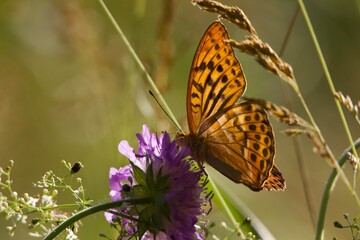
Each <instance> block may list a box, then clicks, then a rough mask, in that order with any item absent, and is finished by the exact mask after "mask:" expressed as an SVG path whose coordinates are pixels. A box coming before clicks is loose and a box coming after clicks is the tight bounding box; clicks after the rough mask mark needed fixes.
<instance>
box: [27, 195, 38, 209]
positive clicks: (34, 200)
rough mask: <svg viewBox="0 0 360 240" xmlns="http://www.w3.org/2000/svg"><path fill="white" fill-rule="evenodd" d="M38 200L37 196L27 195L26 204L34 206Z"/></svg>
mask: <svg viewBox="0 0 360 240" xmlns="http://www.w3.org/2000/svg"><path fill="white" fill-rule="evenodd" d="M38 201H39V199H38V198H33V197H29V200H28V201H27V202H26V203H27V204H29V205H30V206H32V207H35V206H36V203H37V202H38Z"/></svg>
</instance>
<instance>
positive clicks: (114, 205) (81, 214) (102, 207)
mask: <svg viewBox="0 0 360 240" xmlns="http://www.w3.org/2000/svg"><path fill="white" fill-rule="evenodd" d="M149 201H150V198H140V199H127V200H119V201H113V202H107V203H102V204H99V205H96V206H93V207H90V208H87V209H84V210H82V211H80V212H77V213H76V214H74V215H73V216H71V217H69V218H68V219H66V220H65V221H64V222H62V223H60V225H59V226H57V227H56V228H55V229H54V230H53V231H52V232H50V233H49V234H48V235H47V236H46V237H45V238H44V240H51V239H54V238H55V237H56V236H58V235H59V234H60V233H61V232H62V231H64V230H65V229H66V228H68V227H70V226H71V225H73V224H74V223H75V222H77V221H79V220H80V219H82V218H85V217H87V216H89V215H91V214H94V213H97V212H101V211H106V210H108V209H111V208H119V207H121V205H122V204H123V203H126V202H127V203H131V204H132V205H137V204H144V203H147V202H149Z"/></svg>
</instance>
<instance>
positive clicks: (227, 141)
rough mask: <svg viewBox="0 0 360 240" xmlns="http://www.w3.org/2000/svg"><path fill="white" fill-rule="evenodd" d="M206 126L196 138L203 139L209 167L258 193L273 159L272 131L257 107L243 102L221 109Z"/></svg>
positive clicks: (266, 118) (266, 117) (265, 117)
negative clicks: (230, 169)
mask: <svg viewBox="0 0 360 240" xmlns="http://www.w3.org/2000/svg"><path fill="white" fill-rule="evenodd" d="M208 121H209V122H211V123H212V124H211V125H208V124H207V123H206V122H205V123H204V125H207V127H206V128H204V129H202V131H200V135H199V137H200V138H201V139H202V138H205V139H206V142H205V145H206V146H205V148H206V152H207V154H208V156H207V159H206V161H207V162H208V163H209V164H210V165H219V163H216V162H214V161H216V160H215V159H218V161H221V164H222V165H223V166H225V165H228V166H229V167H230V168H232V169H234V170H233V171H229V170H227V168H228V167H224V168H221V167H220V166H217V167H216V169H217V170H218V171H220V172H221V173H223V174H224V175H226V176H227V177H229V178H230V179H231V180H233V181H234V182H239V183H243V184H245V185H247V186H248V187H250V188H252V189H253V190H254V189H258V190H260V189H261V188H262V185H263V183H264V182H265V180H266V179H267V178H268V177H269V172H270V170H271V168H272V166H273V159H274V155H275V147H274V145H275V142H274V137H273V131H272V128H271V125H270V123H269V120H268V116H267V114H266V112H265V111H264V110H263V109H262V108H261V107H260V106H258V105H255V104H251V103H248V102H243V103H239V104H235V105H233V106H232V107H229V108H227V109H224V111H222V112H220V113H218V114H217V115H215V116H213V117H212V118H211V119H209V120H208Z"/></svg>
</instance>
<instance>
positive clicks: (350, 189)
mask: <svg viewBox="0 0 360 240" xmlns="http://www.w3.org/2000/svg"><path fill="white" fill-rule="evenodd" d="M298 3H299V6H300V9H301V11H302V13H303V16H304V19H305V22H306V24H307V27H308V29H309V32H310V35H311V38H312V40H313V42H314V45H315V48H316V51H317V53H318V56H319V59H320V63H321V65H322V67H323V70H324V73H325V77H326V79H327V81H328V84H329V87H330V90H331V93H332V94H334V93H335V92H336V91H335V87H334V84H333V81H332V79H331V75H330V72H329V69H328V68H327V65H326V62H325V59H324V56H323V54H322V51H321V48H320V44H319V42H318V40H317V37H316V34H315V31H314V28H313V27H312V24H311V21H310V18H309V15H308V13H307V11H306V8H305V5H304V2H303V1H302V0H298ZM334 99H335V104H336V107H337V109H338V112H339V115H340V118H341V120H342V123H343V125H344V128H345V133H346V135H347V137H348V140H349V142H350V146H351V148H352V152H353V154H354V156H355V157H356V158H359V157H358V154H357V152H356V149H355V146H354V143H353V139H352V136H351V132H350V130H349V126H348V125H347V122H346V119H345V116H344V112H343V110H342V108H341V105H340V102H339V101H338V100H336V98H334ZM311 121H312V122H313V120H311ZM314 127H315V128H316V129H317V132H318V134H319V137H320V139H321V141H323V142H324V143H325V141H324V138H323V136H322V134H321V132H320V130H319V129H318V127H317V125H316V124H315V125H314ZM331 160H332V163H333V166H334V167H335V168H336V170H337V171H338V172H339V174H340V178H341V179H342V180H343V182H344V183H345V185H346V186H347V188H348V189H349V191H350V192H351V194H352V196H353V197H354V199H355V201H356V203H357V204H358V206H360V200H359V197H358V196H357V193H356V192H355V190H354V187H355V185H353V186H352V185H351V184H350V182H349V180H348V179H347V177H346V176H345V174H344V172H343V171H342V169H341V167H340V166H339V164H338V163H337V162H336V161H335V158H333V157H332V158H331Z"/></svg>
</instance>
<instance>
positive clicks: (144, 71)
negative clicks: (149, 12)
mask: <svg viewBox="0 0 360 240" xmlns="http://www.w3.org/2000/svg"><path fill="white" fill-rule="evenodd" d="M99 2H100V4H101V6H102V7H103V9H104V11H105V13H106V15H107V17H108V18H109V19H110V21H111V23H112V24H113V25H114V27H115V29H116V31H117V33H118V34H119V35H120V37H121V39H122V40H123V42H124V43H125V45H126V47H127V49H128V50H129V52H130V54H131V56H132V57H133V58H134V60H135V62H136V64H137V65H138V66H139V68H140V70H141V72H142V74H143V75H144V77H145V79H146V81H147V82H148V84H149V85H150V86H151V88H152V90H153V91H154V94H155V96H156V97H157V98H158V99H159V102H160V103H161V106H163V107H164V109H165V111H166V112H167V113H168V114H169V116H170V118H171V119H172V120H173V121H174V122H175V125H176V126H177V127H179V128H180V124H179V123H178V122H177V120H176V118H175V116H174V114H173V113H172V111H171V110H170V108H169V106H168V105H167V103H166V102H165V100H164V98H163V97H162V95H161V94H160V91H159V90H158V88H157V87H156V85H155V83H154V81H153V80H152V78H151V77H150V75H149V74H148V72H147V71H146V68H145V66H144V65H143V64H142V62H141V60H140V58H139V57H138V55H137V54H136V52H135V51H134V49H133V48H132V47H131V45H130V43H129V41H128V39H127V38H126V36H125V34H124V33H123V31H122V30H121V28H120V26H119V24H118V23H117V22H116V20H115V19H114V17H113V16H112V14H111V12H110V11H109V9H108V8H107V7H106V5H105V3H104V1H103V0H99Z"/></svg>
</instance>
